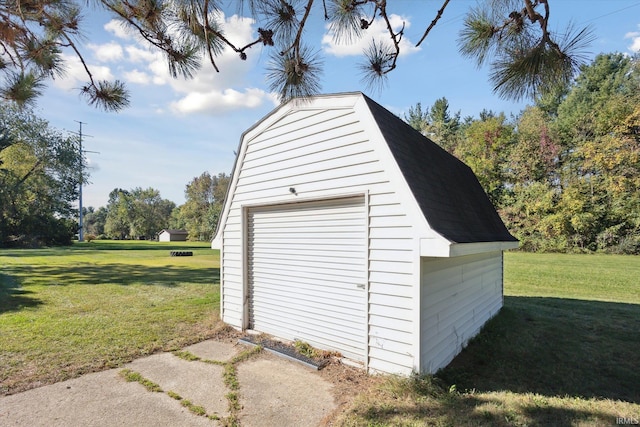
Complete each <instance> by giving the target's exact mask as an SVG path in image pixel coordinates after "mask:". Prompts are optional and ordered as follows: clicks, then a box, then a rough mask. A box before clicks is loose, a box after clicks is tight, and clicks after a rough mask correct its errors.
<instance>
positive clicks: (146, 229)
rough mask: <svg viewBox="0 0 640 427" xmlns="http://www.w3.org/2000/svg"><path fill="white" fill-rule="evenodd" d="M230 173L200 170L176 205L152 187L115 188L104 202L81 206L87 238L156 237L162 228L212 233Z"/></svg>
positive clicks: (199, 236)
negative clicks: (82, 207)
mask: <svg viewBox="0 0 640 427" xmlns="http://www.w3.org/2000/svg"><path fill="white" fill-rule="evenodd" d="M228 183H229V176H227V175H226V174H225V173H219V174H218V175H211V174H209V172H203V173H202V174H201V175H200V176H197V177H195V178H193V179H192V180H191V181H190V182H189V183H188V184H187V185H186V188H185V198H186V201H185V203H184V204H183V205H180V206H176V204H175V203H174V202H172V201H170V200H167V199H163V198H162V197H161V196H160V191H158V190H156V189H154V188H147V189H143V188H141V187H136V188H133V189H131V190H125V189H122V188H115V189H113V191H111V193H109V201H108V202H107V206H102V207H99V208H98V209H94V208H93V207H88V208H85V210H84V212H83V213H84V215H83V216H84V220H83V223H84V231H85V233H86V234H85V236H87V238H88V239H95V238H101V239H119V240H121V239H155V238H156V237H157V234H158V233H159V232H160V231H161V230H163V229H184V230H187V231H188V232H189V239H190V240H198V241H205V240H210V239H211V238H212V237H213V233H214V231H215V228H216V226H217V224H218V218H219V216H220V212H221V211H222V203H223V202H224V197H225V195H226V191H227V187H228Z"/></svg>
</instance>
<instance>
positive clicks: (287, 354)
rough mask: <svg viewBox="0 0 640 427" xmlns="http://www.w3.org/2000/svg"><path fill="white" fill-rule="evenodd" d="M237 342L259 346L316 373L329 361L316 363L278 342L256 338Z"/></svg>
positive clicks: (250, 337) (241, 339)
mask: <svg viewBox="0 0 640 427" xmlns="http://www.w3.org/2000/svg"><path fill="white" fill-rule="evenodd" d="M238 342H239V343H240V344H245V345H250V346H261V347H262V348H264V349H265V350H267V351H268V352H270V353H273V354H275V355H276V356H279V357H283V358H285V359H289V360H291V361H293V362H297V363H301V364H303V365H305V366H307V367H309V368H311V369H315V370H316V371H318V370H320V369H322V368H324V367H325V366H326V365H327V364H328V363H329V360H327V359H324V360H321V361H317V360H314V359H311V358H309V357H307V356H304V355H302V354H300V353H298V352H297V351H296V350H295V348H293V347H292V346H290V345H287V344H284V343H282V342H279V341H274V340H261V339H259V338H257V337H252V336H246V337H244V338H240V339H239V340H238Z"/></svg>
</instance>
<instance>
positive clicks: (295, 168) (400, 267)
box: [212, 93, 518, 374]
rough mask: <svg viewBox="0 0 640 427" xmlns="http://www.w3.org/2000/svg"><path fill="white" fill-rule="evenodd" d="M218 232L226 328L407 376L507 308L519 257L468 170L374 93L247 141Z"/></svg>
mask: <svg viewBox="0 0 640 427" xmlns="http://www.w3.org/2000/svg"><path fill="white" fill-rule="evenodd" d="M217 230H218V231H217V233H216V236H215V237H214V240H213V242H212V247H213V248H219V249H220V250H221V315H222V319H223V320H224V321H225V322H226V323H229V324H231V325H233V326H235V327H236V328H239V329H243V330H244V329H253V330H256V331H260V332H265V333H268V334H272V335H274V336H276V337H280V338H283V339H288V340H294V339H300V340H303V341H306V342H308V343H310V344H312V345H313V346H316V347H318V348H321V349H331V350H337V351H340V352H341V353H342V354H343V355H344V356H345V357H348V358H350V359H353V360H356V361H359V362H361V363H362V364H363V365H364V366H365V367H366V368H367V369H368V370H370V371H379V372H388V373H401V374H409V373H411V372H412V371H417V372H435V371H436V370H438V369H439V368H442V367H444V366H445V365H447V364H448V363H449V362H450V361H451V360H452V359H453V358H454V356H455V355H456V354H458V353H459V352H460V350H461V349H462V348H463V347H464V346H465V345H466V343H467V342H468V340H469V339H470V338H471V337H473V336H474V335H475V334H476V333H477V332H478V331H479V329H480V328H481V326H482V325H483V324H484V323H485V322H486V321H487V320H488V319H490V318H491V317H492V316H494V315H495V314H496V313H497V312H498V311H499V310H500V308H501V307H502V302H503V297H502V279H503V264H502V251H503V250H505V249H509V248H515V247H517V245H518V243H517V240H516V239H515V238H514V237H513V236H512V235H511V234H510V233H509V232H508V231H507V229H506V228H505V226H504V224H503V223H502V221H501V219H500V217H499V216H498V214H497V213H496V211H495V209H494V207H493V206H492V205H491V202H490V201H489V199H488V197H487V196H486V194H485V192H484V191H483V189H482V187H481V186H480V184H479V182H478V180H477V179H476V177H475V175H474V174H473V172H472V171H471V169H469V167H467V166H466V165H465V164H463V163H462V162H460V161H459V160H457V159H456V158H455V157H453V156H451V155H449V154H448V153H447V152H446V151H444V150H442V149H441V148H440V147H438V146H437V145H436V144H434V143H433V142H431V141H429V140H428V139H427V138H425V137H424V136H422V135H421V134H420V133H419V132H417V131H415V130H414V129H412V128H411V127H410V126H408V125H407V124H406V123H404V122H403V121H402V120H400V119H399V118H398V117H396V116H395V115H393V114H392V113H390V112H389V111H387V110H386V109H384V108H383V107H381V106H380V105H378V104H377V103H375V102H374V101H372V100H371V99H369V98H368V97H366V96H364V95H363V94H361V93H348V94H338V95H326V96H317V97H313V98H311V99H309V100H307V101H304V102H300V101H292V102H289V103H286V104H284V105H282V106H280V107H279V108H277V109H275V110H274V111H273V112H272V113H271V114H269V115H268V116H266V117H265V118H264V119H263V120H262V121H260V122H259V123H257V124H256V125H255V126H253V127H252V128H250V129H249V130H247V131H246V132H245V133H244V134H243V135H242V138H241V141H240V148H239V151H238V157H237V160H236V164H235V166H234V170H233V176H232V181H231V183H230V187H229V191H228V195H227V198H226V200H225V204H224V208H223V212H222V215H221V218H220V223H219V227H218V229H217Z"/></svg>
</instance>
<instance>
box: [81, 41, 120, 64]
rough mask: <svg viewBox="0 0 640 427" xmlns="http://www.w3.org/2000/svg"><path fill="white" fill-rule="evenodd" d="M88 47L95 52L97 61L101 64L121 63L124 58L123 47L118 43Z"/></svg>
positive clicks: (90, 45)
mask: <svg viewBox="0 0 640 427" xmlns="http://www.w3.org/2000/svg"><path fill="white" fill-rule="evenodd" d="M87 47H88V48H89V49H91V50H93V53H94V55H95V57H96V59H97V60H98V61H100V62H111V61H119V60H121V59H122V58H123V57H124V53H123V50H122V46H120V45H119V44H118V43H116V42H109V43H105V44H100V45H95V44H89V45H87Z"/></svg>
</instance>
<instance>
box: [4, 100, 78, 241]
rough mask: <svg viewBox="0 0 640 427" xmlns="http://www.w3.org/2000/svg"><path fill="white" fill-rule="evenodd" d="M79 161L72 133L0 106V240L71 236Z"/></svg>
mask: <svg viewBox="0 0 640 427" xmlns="http://www.w3.org/2000/svg"><path fill="white" fill-rule="evenodd" d="M81 162H82V159H81V156H80V151H79V149H78V144H77V141H76V139H75V138H73V137H68V136H64V135H62V134H61V133H60V132H58V131H56V130H54V129H52V128H51V127H50V126H49V124H48V123H47V122H46V121H45V120H42V119H40V118H38V117H37V116H36V115H35V114H33V113H32V112H30V111H28V110H23V111H20V110H18V109H16V108H15V107H12V106H9V105H2V106H0V245H9V244H18V245H39V244H45V245H51V244H69V243H70V242H71V238H72V237H73V234H74V233H75V232H76V231H77V227H76V225H75V223H74V221H73V217H74V216H75V215H74V211H73V206H72V203H73V202H74V201H75V200H76V199H77V196H78V185H77V184H78V180H79V179H80V170H81V168H80V165H81ZM86 178H87V177H86V176H85V177H83V179H85V180H86Z"/></svg>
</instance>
